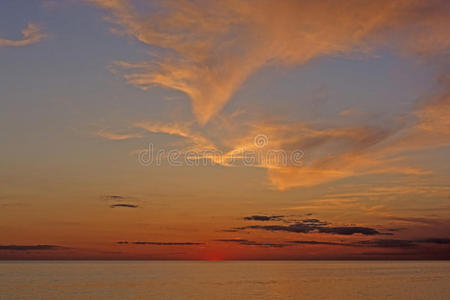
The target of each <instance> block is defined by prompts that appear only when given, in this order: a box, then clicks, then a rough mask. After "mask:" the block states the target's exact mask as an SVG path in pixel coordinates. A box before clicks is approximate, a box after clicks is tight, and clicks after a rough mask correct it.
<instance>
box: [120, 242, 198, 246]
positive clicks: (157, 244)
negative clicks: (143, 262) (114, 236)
mask: <svg viewBox="0 0 450 300" xmlns="http://www.w3.org/2000/svg"><path fill="white" fill-rule="evenodd" d="M117 244H120V245H151V246H199V245H203V244H204V243H197V242H128V241H120V242H117Z"/></svg>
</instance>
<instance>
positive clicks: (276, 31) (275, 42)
mask: <svg viewBox="0 0 450 300" xmlns="http://www.w3.org/2000/svg"><path fill="white" fill-rule="evenodd" d="M89 2H91V3H93V4H95V5H97V6H98V7H100V8H103V9H105V10H106V11H108V12H109V14H108V18H107V20H108V21H110V22H111V23H113V24H115V25H117V26H116V27H115V28H114V32H117V33H122V34H123V33H124V34H126V35H128V36H131V37H134V38H136V39H137V40H138V41H140V42H142V43H144V44H146V45H151V46H156V47H158V48H159V49H163V50H161V51H158V52H157V53H156V54H153V55H151V56H150V58H149V59H148V60H147V61H143V62H138V63H130V62H124V61H120V62H117V63H116V67H117V68H119V69H122V70H123V71H124V73H125V75H124V76H125V78H126V80H127V81H128V82H129V83H131V84H133V85H136V86H138V87H140V88H142V89H148V88H150V87H152V86H153V85H161V86H165V87H169V88H172V89H176V90H180V91H182V92H184V93H186V94H187V95H188V96H189V97H190V99H191V101H192V106H193V112H194V114H195V115H196V117H197V119H198V121H199V122H200V123H205V122H207V121H208V120H209V119H210V118H211V117H212V116H213V115H215V114H216V113H217V112H218V111H220V109H221V108H222V107H223V106H224V105H225V104H226V103H227V101H228V100H229V99H230V97H231V96H232V95H233V93H234V92H235V91H236V90H237V89H238V88H239V87H240V85H241V84H242V83H243V82H244V81H245V80H246V79H247V78H248V77H249V76H250V75H251V74H252V73H254V72H255V71H256V70H258V69H260V68H261V67H263V66H265V65H275V64H276V65H284V66H292V65H299V64H302V63H304V62H306V61H308V60H310V59H312V58H315V57H318V56H323V55H343V54H344V55H348V54H351V53H354V52H359V53H370V51H371V48H372V47H374V46H377V45H380V44H383V45H386V44H390V45H394V46H397V47H399V48H400V49H402V50H406V51H410V52H413V53H419V54H422V55H430V54H436V53H442V52H444V53H445V51H448V45H449V43H450V39H449V36H450V35H449V28H450V26H449V25H450V24H449V23H450V21H449V20H448V11H449V10H448V2H447V1H444V0H442V1H440V0H434V1H415V0H405V1H400V2H398V1H396V2H392V1H389V0H380V1H375V2H370V3H367V2H364V3H361V2H359V1H353V0H348V1H331V2H321V1H319V2H303V1H295V0H288V1H270V0H262V1H259V2H258V5H254V3H253V2H252V1H245V0H244V1H234V0H230V1H212V2H211V1H201V0H199V1H186V0H171V1H155V2H152V3H151V4H150V3H149V4H147V5H143V4H142V3H141V4H140V5H139V8H138V6H137V5H134V4H133V1H129V0H114V1H111V0H89ZM193 20H195V22H194V21H193Z"/></svg>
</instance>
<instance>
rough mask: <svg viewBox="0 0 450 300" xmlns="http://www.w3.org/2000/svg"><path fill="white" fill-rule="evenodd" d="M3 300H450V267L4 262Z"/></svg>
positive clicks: (1, 268)
mask: <svg viewBox="0 0 450 300" xmlns="http://www.w3.org/2000/svg"><path fill="white" fill-rule="evenodd" d="M0 299H2V300H3V299H63V300H67V299H213V300H217V299H314V300H317V299H446V300H448V299H450V261H3V262H0Z"/></svg>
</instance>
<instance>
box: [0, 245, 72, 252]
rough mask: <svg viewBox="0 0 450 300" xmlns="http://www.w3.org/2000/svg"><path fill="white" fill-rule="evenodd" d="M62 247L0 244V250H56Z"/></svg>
mask: <svg viewBox="0 0 450 300" xmlns="http://www.w3.org/2000/svg"><path fill="white" fill-rule="evenodd" d="M63 248H64V247H61V246H56V245H0V250H12V251H28V250H58V249H63Z"/></svg>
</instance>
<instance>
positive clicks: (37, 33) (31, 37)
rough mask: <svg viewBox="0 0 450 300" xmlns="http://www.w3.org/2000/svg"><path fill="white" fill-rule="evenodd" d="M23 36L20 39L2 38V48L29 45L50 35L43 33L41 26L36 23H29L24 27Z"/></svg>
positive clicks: (0, 41)
mask: <svg viewBox="0 0 450 300" xmlns="http://www.w3.org/2000/svg"><path fill="white" fill-rule="evenodd" d="M22 36H23V38H22V39H20V40H9V39H5V38H0V48H1V47H22V46H28V45H32V44H36V43H39V42H40V41H41V40H43V39H45V38H47V37H48V35H47V34H45V33H43V32H42V30H41V28H40V27H39V26H38V25H36V24H34V23H28V25H27V27H26V28H24V29H22Z"/></svg>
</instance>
